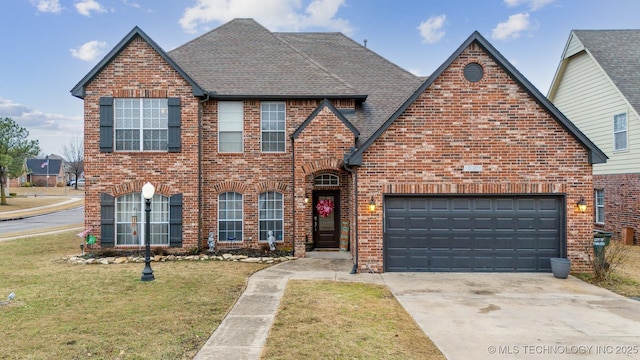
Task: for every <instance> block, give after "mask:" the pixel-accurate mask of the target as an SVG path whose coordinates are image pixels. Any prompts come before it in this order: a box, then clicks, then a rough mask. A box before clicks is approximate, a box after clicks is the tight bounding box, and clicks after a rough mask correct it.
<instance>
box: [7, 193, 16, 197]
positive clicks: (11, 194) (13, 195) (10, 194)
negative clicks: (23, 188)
mask: <svg viewBox="0 0 640 360" xmlns="http://www.w3.org/2000/svg"><path fill="white" fill-rule="evenodd" d="M9 196H11V197H15V196H18V193H14V192H10V193H9Z"/></svg>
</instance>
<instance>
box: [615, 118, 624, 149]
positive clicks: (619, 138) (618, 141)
mask: <svg viewBox="0 0 640 360" xmlns="http://www.w3.org/2000/svg"><path fill="white" fill-rule="evenodd" d="M613 150H627V114H626V113H622V114H617V115H613Z"/></svg>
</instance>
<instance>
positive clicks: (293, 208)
mask: <svg viewBox="0 0 640 360" xmlns="http://www.w3.org/2000/svg"><path fill="white" fill-rule="evenodd" d="M291 204H292V205H291V215H292V216H293V217H292V222H293V224H292V226H293V234H292V235H293V239H292V240H293V241H292V242H293V246H292V247H291V256H296V146H295V140H294V139H293V137H292V138H291Z"/></svg>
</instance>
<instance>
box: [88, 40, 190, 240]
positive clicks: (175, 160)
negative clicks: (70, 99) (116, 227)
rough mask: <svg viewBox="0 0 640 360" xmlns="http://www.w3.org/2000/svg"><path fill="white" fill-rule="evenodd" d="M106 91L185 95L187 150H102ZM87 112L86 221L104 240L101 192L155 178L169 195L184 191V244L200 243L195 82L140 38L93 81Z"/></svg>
mask: <svg viewBox="0 0 640 360" xmlns="http://www.w3.org/2000/svg"><path fill="white" fill-rule="evenodd" d="M103 96H107V97H163V98H164V97H179V98H181V107H182V118H181V121H182V125H181V130H182V151H181V152H179V153H168V152H113V153H101V152H100V148H99V139H100V127H99V124H100V109H99V100H100V97H103ZM84 112H85V123H84V129H85V135H84V149H85V159H86V160H87V161H86V162H85V179H86V197H85V225H86V226H87V227H93V229H94V234H96V235H97V236H98V239H100V193H103V192H104V193H109V194H111V195H122V194H123V193H125V192H126V191H129V192H134V191H135V192H139V191H140V187H141V185H142V184H143V183H145V182H147V181H150V182H151V183H153V184H154V185H155V186H156V188H157V189H159V193H162V194H163V195H166V196H170V195H174V194H178V193H182V194H183V214H182V220H183V247H184V248H186V249H189V248H193V247H196V246H197V245H198V216H199V215H198V212H199V206H198V184H197V183H198V99H196V98H194V97H193V95H192V92H191V86H190V85H189V84H188V83H187V82H186V81H185V80H184V79H183V78H182V77H181V76H180V75H179V74H178V73H177V72H176V71H175V70H174V69H173V68H172V67H171V66H170V65H169V64H168V63H167V62H165V61H164V59H163V58H162V57H161V56H160V55H159V54H158V53H157V52H156V51H155V50H154V49H153V48H152V47H150V46H149V45H148V44H147V43H146V42H145V41H143V40H142V39H141V38H140V37H136V38H134V39H133V40H132V41H131V43H130V44H129V46H127V47H125V48H124V50H123V51H122V52H121V53H120V54H119V55H118V56H116V57H115V58H114V59H113V61H111V63H109V64H108V65H107V66H106V67H105V68H104V69H103V70H102V71H101V72H100V73H99V74H98V75H97V76H96V77H95V78H94V79H93V80H92V81H91V82H90V83H89V84H88V85H87V87H86V96H85V99H84ZM123 189H124V190H123ZM160 191H161V192H160Z"/></svg>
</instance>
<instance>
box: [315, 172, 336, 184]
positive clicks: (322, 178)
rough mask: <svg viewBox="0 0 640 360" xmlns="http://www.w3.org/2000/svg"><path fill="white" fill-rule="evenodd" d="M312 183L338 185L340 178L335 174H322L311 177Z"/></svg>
mask: <svg viewBox="0 0 640 360" xmlns="http://www.w3.org/2000/svg"><path fill="white" fill-rule="evenodd" d="M313 184H314V185H315V186H338V185H340V179H339V178H338V176H337V175H333V174H322V175H318V176H316V177H315V179H313Z"/></svg>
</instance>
